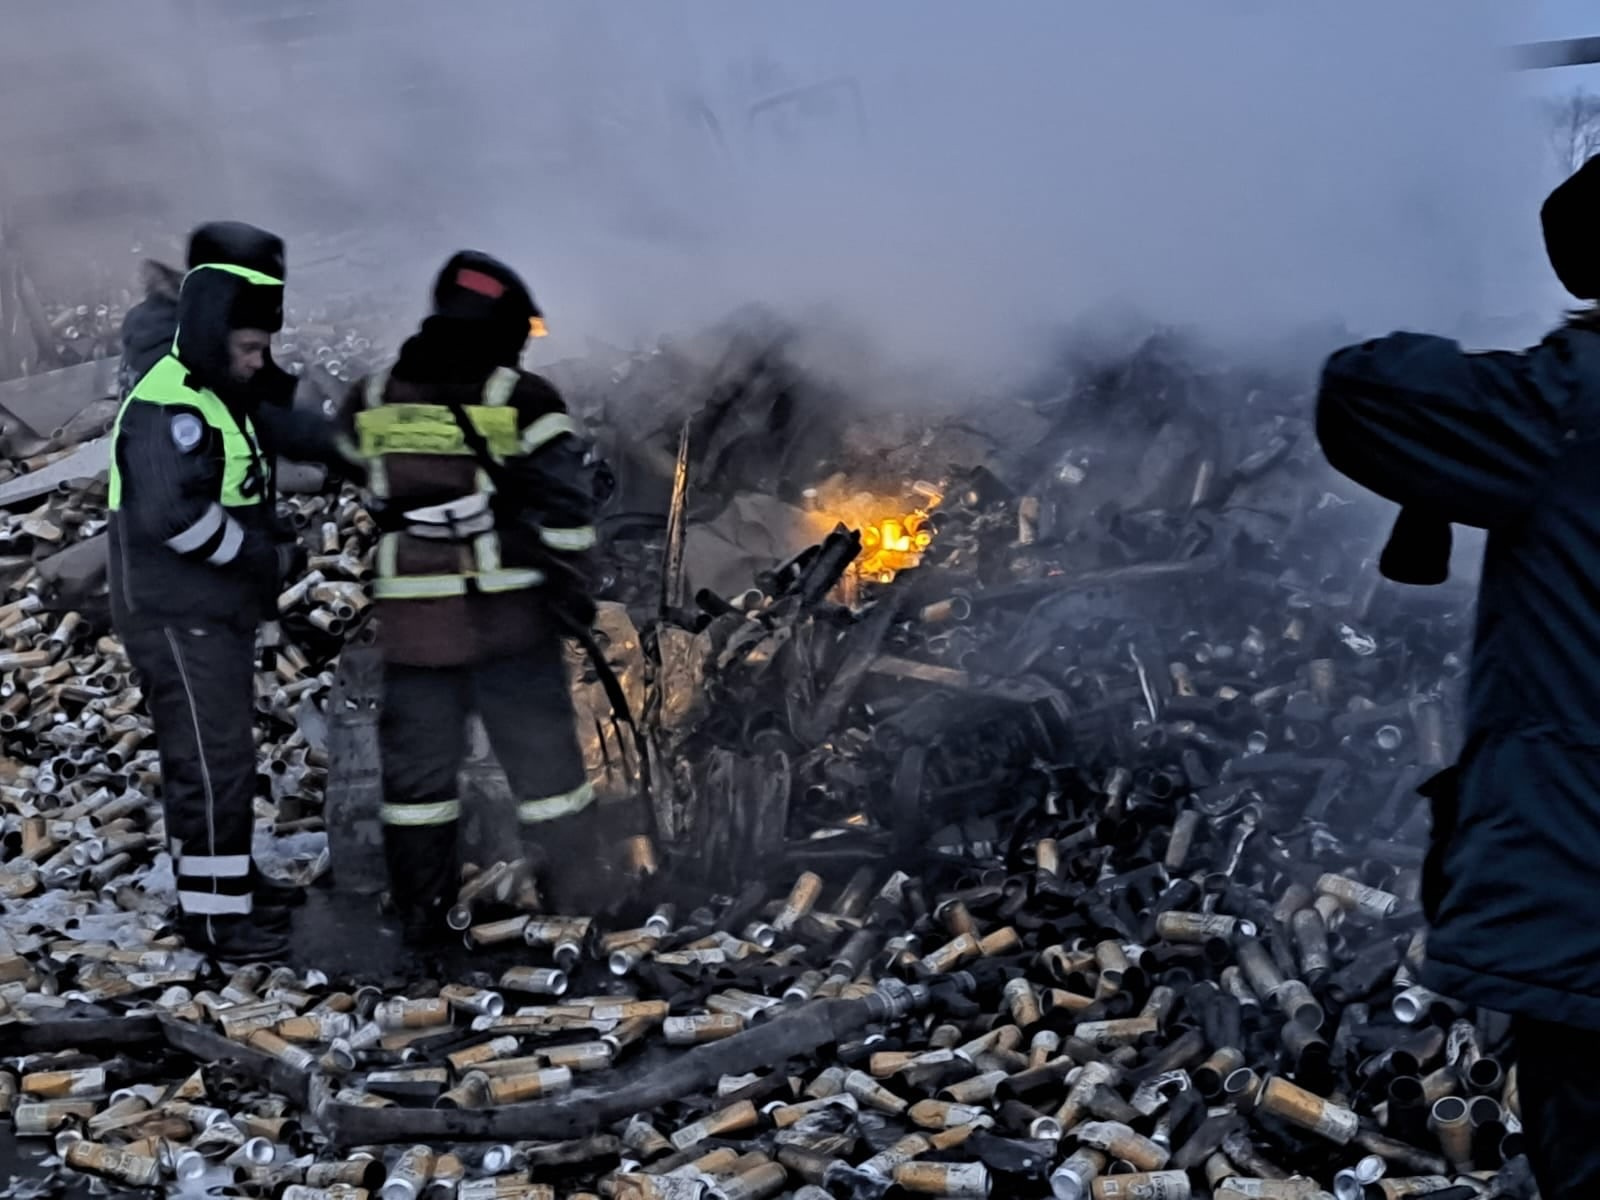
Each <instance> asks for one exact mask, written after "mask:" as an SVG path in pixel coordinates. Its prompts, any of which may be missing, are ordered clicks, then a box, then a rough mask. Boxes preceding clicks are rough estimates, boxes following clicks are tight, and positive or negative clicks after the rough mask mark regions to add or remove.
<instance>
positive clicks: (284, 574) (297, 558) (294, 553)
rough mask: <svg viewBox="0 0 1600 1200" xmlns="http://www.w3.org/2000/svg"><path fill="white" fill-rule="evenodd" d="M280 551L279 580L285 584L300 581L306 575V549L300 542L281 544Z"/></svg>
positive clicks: (278, 548) (279, 544)
mask: <svg viewBox="0 0 1600 1200" xmlns="http://www.w3.org/2000/svg"><path fill="white" fill-rule="evenodd" d="M277 550H278V578H279V580H281V581H282V582H284V583H288V582H289V581H290V580H298V579H299V578H300V577H301V576H302V575H304V574H305V573H306V563H307V561H308V555H307V554H306V548H305V547H304V546H302V545H301V544H300V543H299V542H279V543H278V546H277Z"/></svg>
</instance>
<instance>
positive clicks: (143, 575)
mask: <svg viewBox="0 0 1600 1200" xmlns="http://www.w3.org/2000/svg"><path fill="white" fill-rule="evenodd" d="M189 261H190V263H191V268H192V269H191V270H189V272H188V273H187V274H186V275H185V276H183V281H182V286H181V289H180V291H179V294H178V299H177V306H176V320H177V326H176V331H175V336H174V337H173V338H172V339H171V342H170V350H169V352H168V353H166V354H165V355H164V356H162V357H161V358H160V359H159V360H157V361H156V362H155V363H154V364H153V365H151V366H149V368H148V369H147V370H146V371H145V372H144V374H143V376H142V377H141V378H139V380H138V383H137V386H135V387H134V388H133V390H132V392H131V393H130V394H129V395H128V396H127V398H126V399H125V400H124V401H123V403H122V405H121V408H120V409H119V411H118V413H117V418H116V422H115V425H114V427H113V430H112V449H111V464H110V479H109V488H110V509H111V519H110V556H109V557H110V561H109V572H110V589H111V610H112V620H113V622H114V624H115V625H116V628H117V631H118V632H119V633H120V634H121V636H122V638H123V641H124V643H125V644H126V646H127V650H128V656H129V658H130V659H131V660H132V662H133V665H134V666H135V667H136V668H137V669H138V671H139V673H140V675H141V677H142V681H143V688H144V695H145V701H146V703H147V705H148V706H149V710H150V716H151V719H152V721H153V723H154V725H155V732H156V737H157V740H158V747H159V750H160V755H161V779H162V800H163V803H164V806H165V811H166V828H167V837H168V839H169V842H170V848H171V850H172V857H173V864H174V869H175V872H176V876H177V890H178V906H179V910H180V914H181V918H182V927H183V933H184V936H185V938H186V940H187V941H188V943H189V945H190V946H191V947H194V948H196V949H200V950H202V951H205V952H209V953H213V954H216V955H217V956H218V957H221V958H224V959H229V960H235V961H244V960H249V959H263V958H272V957H277V956H279V955H281V954H283V953H284V952H285V951H286V950H287V948H288V940H287V934H286V926H287V914H286V913H285V911H284V906H285V905H286V904H287V903H289V902H290V901H291V899H292V897H291V895H289V894H286V890H285V889H282V888H280V887H278V886H276V885H274V884H272V883H271V881H269V880H267V879H266V878H264V877H263V876H262V875H261V874H260V872H259V871H258V870H257V869H256V867H255V866H254V864H253V863H252V860H251V857H250V842H251V831H252V827H253V824H254V822H253V812H252V802H253V797H254V792H255V741H254V736H253V734H254V705H253V695H252V688H251V683H252V673H253V669H254V663H255V637H256V627H257V625H258V624H259V623H260V621H261V620H262V619H263V618H264V617H266V616H269V615H271V614H273V613H275V611H276V610H275V604H274V600H275V597H276V595H277V593H278V591H279V588H280V586H281V584H282V581H283V580H284V578H285V576H286V575H287V574H289V573H290V572H291V570H292V569H293V568H294V566H295V560H296V558H297V553H298V548H297V547H296V546H295V544H294V542H293V540H292V537H290V536H289V535H287V534H286V533H284V532H281V531H280V530H279V529H278V527H277V525H276V522H275V519H274V514H273V513H272V511H271V510H272V505H271V499H272V483H271V470H270V466H269V460H268V459H267V457H266V455H265V453H264V452H263V447H262V443H261V441H260V439H259V438H258V435H257V428H256V423H255V421H254V420H253V417H254V415H255V414H256V412H257V407H258V406H257V400H256V397H257V395H258V393H257V391H256V389H255V386H254V385H255V384H256V383H257V382H259V380H258V377H259V376H260V375H261V374H262V372H263V371H268V370H269V368H270V369H272V370H275V369H276V368H273V366H272V360H271V352H270V345H271V339H272V334H273V333H275V332H276V331H277V330H279V329H280V328H282V325H283V277H284V263H283V243H282V241H280V240H279V239H278V238H276V237H274V236H273V235H272V234H270V233H266V232H264V231H263V230H260V229H256V228H254V227H252V226H249V225H243V224H239V223H237V222H217V223H213V224H210V225H204V226H201V227H200V228H199V229H197V230H196V231H195V233H194V236H193V238H192V239H191V244H190V256H189Z"/></svg>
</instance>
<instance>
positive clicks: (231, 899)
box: [178, 891, 251, 917]
mask: <svg viewBox="0 0 1600 1200" xmlns="http://www.w3.org/2000/svg"><path fill="white" fill-rule="evenodd" d="M250 901H251V897H250V893H249V892H246V893H245V894H244V895H242V896H221V895H218V894H216V893H215V892H184V891H180V892H179V893H178V909H179V911H180V912H183V913H184V914H186V915H193V916H200V917H231V916H249V915H250V908H251V903H250Z"/></svg>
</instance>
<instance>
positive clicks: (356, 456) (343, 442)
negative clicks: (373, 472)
mask: <svg viewBox="0 0 1600 1200" xmlns="http://www.w3.org/2000/svg"><path fill="white" fill-rule="evenodd" d="M333 448H334V449H335V450H337V451H338V452H339V457H340V458H342V459H344V460H345V462H347V463H353V464H355V465H356V466H360V465H361V464H362V463H364V462H366V459H364V458H362V457H361V449H360V447H358V446H357V445H356V443H355V439H354V438H352V437H350V436H349V435H348V434H343V433H336V434H334V436H333Z"/></svg>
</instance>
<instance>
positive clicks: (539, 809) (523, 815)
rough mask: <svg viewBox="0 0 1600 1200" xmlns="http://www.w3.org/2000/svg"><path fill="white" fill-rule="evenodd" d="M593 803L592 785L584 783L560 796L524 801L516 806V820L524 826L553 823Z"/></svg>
mask: <svg viewBox="0 0 1600 1200" xmlns="http://www.w3.org/2000/svg"><path fill="white" fill-rule="evenodd" d="M593 802H594V785H593V784H591V783H588V782H587V781H585V782H584V783H583V784H582V785H580V786H579V787H575V788H573V789H572V790H571V791H570V792H567V793H566V794H565V795H561V796H546V797H545V798H544V799H543V800H524V801H523V802H522V803H521V804H519V805H517V820H518V821H520V822H522V823H523V824H524V825H537V824H538V823H539V822H541V821H554V820H556V819H557V818H558V817H570V816H571V815H572V814H573V813H580V812H582V811H583V810H584V809H586V808H588V807H589V805H590V804H592V803H593Z"/></svg>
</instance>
